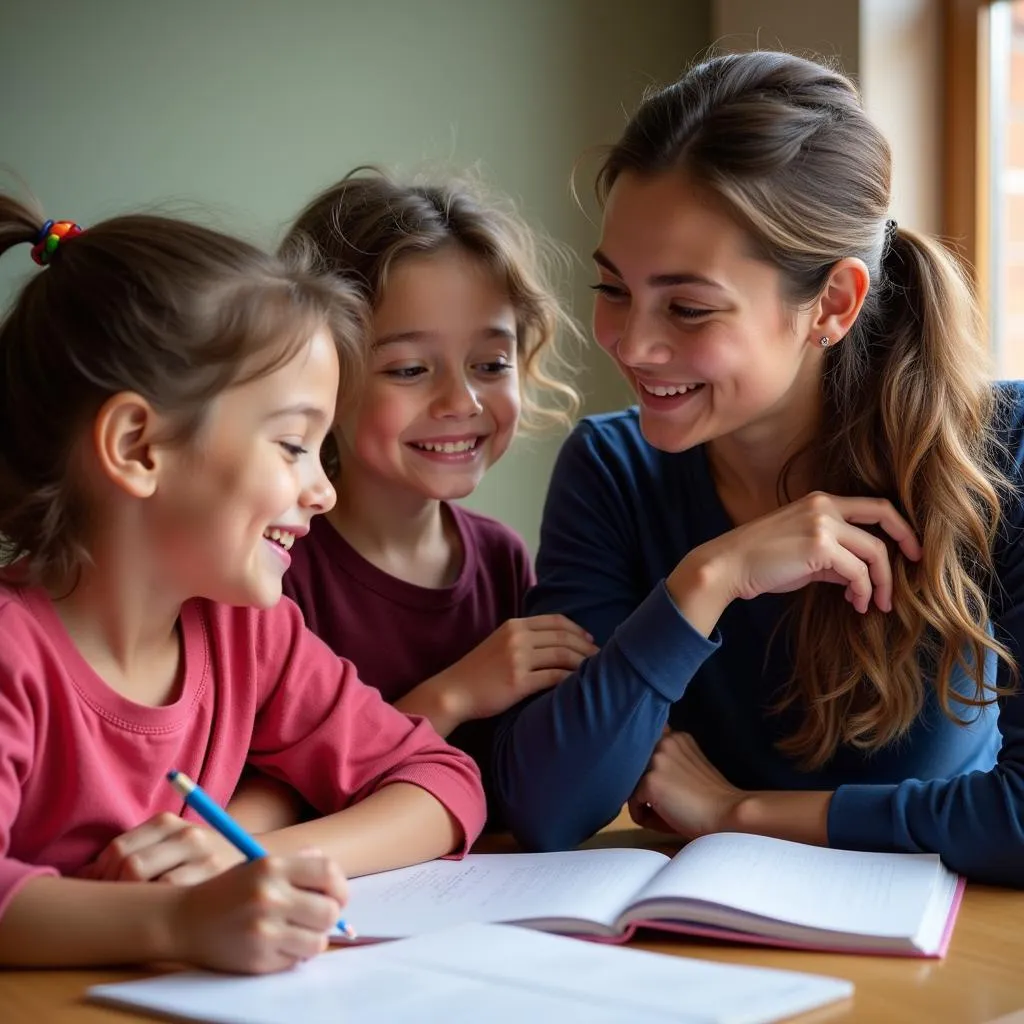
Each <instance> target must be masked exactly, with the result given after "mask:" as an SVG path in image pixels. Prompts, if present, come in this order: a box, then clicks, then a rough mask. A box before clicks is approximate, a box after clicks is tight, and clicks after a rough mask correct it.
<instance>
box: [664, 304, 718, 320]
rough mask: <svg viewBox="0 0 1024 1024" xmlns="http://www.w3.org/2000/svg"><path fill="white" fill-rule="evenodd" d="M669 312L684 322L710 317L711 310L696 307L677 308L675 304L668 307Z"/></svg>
mask: <svg viewBox="0 0 1024 1024" xmlns="http://www.w3.org/2000/svg"><path fill="white" fill-rule="evenodd" d="M668 311H669V313H671V314H672V316H677V317H679V318H680V319H682V320H695V319H697V318H698V317H702V316H708V315H709V314H710V313H711V310H710V309H698V308H697V307H695V306H677V305H676V304H675V303H673V304H672V305H671V306H669V307H668Z"/></svg>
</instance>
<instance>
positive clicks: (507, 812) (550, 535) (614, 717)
mask: <svg viewBox="0 0 1024 1024" xmlns="http://www.w3.org/2000/svg"><path fill="white" fill-rule="evenodd" d="M620 456H621V453H619V452H615V451H614V450H612V449H609V448H608V446H607V444H606V443H605V442H603V441H602V439H601V438H600V437H599V436H598V435H597V433H596V430H595V428H594V427H593V426H592V425H591V424H589V423H587V422H586V421H584V422H583V423H581V424H580V425H579V427H577V429H576V430H575V431H574V433H573V434H572V436H571V437H570V438H569V439H568V440H567V441H566V443H565V445H564V446H563V448H562V451H561V452H560V454H559V457H558V460H557V463H556V465H555V469H554V473H553V476H552V481H551V486H550V489H549V491H548V497H547V501H546V503H545V508H544V519H543V523H542V526H541V544H540V551H539V555H538V559H537V576H538V583H537V586H536V587H535V588H534V590H533V591H531V594H530V596H529V600H528V608H527V611H528V613H529V614H531V615H540V614H545V613H553V612H559V613H561V614H563V615H566V616H567V617H569V618H570V619H572V620H573V621H575V622H577V623H578V624H579V625H581V626H583V628H584V629H586V630H588V631H589V632H590V633H591V634H592V635H593V637H594V640H595V643H596V644H597V645H598V646H599V647H600V648H601V650H600V652H599V653H598V654H596V655H594V657H592V658H589V659H588V660H587V661H585V662H584V663H583V665H582V666H581V668H580V669H579V671H577V672H576V673H574V674H573V675H571V676H569V677H568V678H567V679H566V680H564V681H563V682H562V683H560V684H559V685H558V686H556V687H555V688H554V689H552V690H548V691H546V692H545V693H542V694H540V695H538V696H537V697H535V698H533V699H531V700H530V701H528V702H525V703H523V704H521V705H519V706H518V707H516V708H513V709H511V710H510V711H509V712H508V713H507V714H506V716H505V717H504V719H503V720H502V722H501V723H500V724H499V727H498V731H497V735H496V738H495V751H494V757H495V762H494V776H495V795H496V797H497V799H498V800H499V802H500V804H501V809H502V813H503V815H504V817H505V820H506V821H507V822H508V825H509V827H510V828H511V830H512V832H513V833H514V834H515V836H516V838H517V839H518V840H519V841H520V842H521V843H522V844H523V845H525V846H527V847H528V848H530V849H538V850H554V849H567V848H569V847H572V846H575V845H577V844H578V843H580V842H582V841H583V840H584V839H586V838H587V837H588V836H590V835H592V834H593V833H594V832H596V831H597V830H598V829H599V828H601V827H602V826H603V825H605V824H606V823H607V822H609V821H610V820H611V819H612V818H614V817H615V815H616V814H617V813H618V812H619V809H620V808H621V807H622V805H623V803H624V802H625V801H626V800H627V799H628V798H629V795H630V793H631V792H632V791H633V788H634V787H635V785H636V783H637V781H638V779H639V778H640V776H641V774H642V773H643V771H644V769H645V768H646V766H647V762H648V760H649V758H650V755H651V752H652V750H653V749H654V745H655V744H656V743H657V741H658V739H659V737H660V736H661V733H662V730H663V728H664V726H665V723H666V721H667V719H668V712H669V708H670V707H671V705H672V704H673V703H674V702H675V701H677V700H679V698H680V697H681V696H682V695H683V692H684V691H685V689H686V686H687V684H688V683H689V681H690V679H691V678H692V677H693V674H694V673H695V672H696V670H697V669H698V668H699V667H700V665H701V664H702V663H703V662H704V660H705V659H706V658H707V657H708V655H709V654H711V653H712V652H713V651H715V650H716V649H717V646H718V642H717V640H714V639H711V640H709V639H708V638H706V637H704V636H703V635H701V634H700V633H698V632H697V631H696V630H694V629H693V627H692V626H690V625H689V623H688V622H687V621H686V620H685V619H684V618H683V617H682V615H681V614H680V613H679V611H678V609H677V608H676V606H675V604H673V602H672V600H671V598H670V597H669V595H668V591H667V590H666V589H665V586H664V583H663V582H662V583H658V584H657V585H656V586H655V587H654V588H653V589H651V588H650V585H649V583H647V582H645V580H644V575H643V572H642V564H641V563H642V551H641V550H640V546H639V542H638V531H639V530H640V529H642V528H643V527H642V524H641V523H639V522H638V521H637V516H636V515H635V510H636V507H637V500H636V499H637V494H636V492H635V484H634V483H633V482H632V481H633V480H635V477H633V476H631V475H630V473H629V467H628V465H627V466H623V465H621V464H619V460H620ZM649 497H651V499H652V500H654V496H649Z"/></svg>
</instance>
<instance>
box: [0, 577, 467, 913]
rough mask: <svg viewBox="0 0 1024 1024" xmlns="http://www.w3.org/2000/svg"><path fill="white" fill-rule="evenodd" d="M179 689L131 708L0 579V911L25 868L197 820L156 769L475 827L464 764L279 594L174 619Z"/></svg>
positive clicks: (52, 864) (329, 807) (77, 857)
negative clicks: (134, 831) (257, 776)
mask: <svg viewBox="0 0 1024 1024" xmlns="http://www.w3.org/2000/svg"><path fill="white" fill-rule="evenodd" d="M180 622H181V634H182V641H183V649H184V680H183V683H182V687H181V693H180V694H179V696H178V698H177V699H176V700H175V701H174V702H173V703H172V704H168V705H165V706H162V707H149V706H146V705H140V704H136V703H134V702H132V701H130V700H128V699H126V698H125V697H122V696H121V695H120V694H118V693H116V692H115V691H113V690H112V689H110V687H108V686H107V685H106V683H104V681H103V680H102V679H101V678H100V677H99V676H97V675H96V673H95V672H93V670H92V669H91V668H90V667H89V665H88V664H87V663H86V661H85V660H84V659H83V658H82V656H81V655H80V654H79V652H78V650H77V649H76V647H75V646H74V644H73V643H72V641H71V639H70V638H69V636H68V635H67V633H66V631H65V630H64V628H63V625H62V624H61V622H60V620H59V618H58V617H57V615H56V613H55V611H54V609H53V607H52V605H51V603H50V601H49V599H48V598H47V597H46V596H45V595H44V594H43V593H42V592H40V591H36V590H29V589H20V588H9V587H2V586H0V913H2V912H3V910H4V909H5V907H6V905H7V902H8V901H9V900H10V898H11V896H12V895H13V894H14V892H15V891H16V890H17V888H18V887H19V886H20V885H21V884H22V883H23V882H24V881H25V880H26V879H28V878H30V877H31V876H32V875H36V874H58V873H59V874H65V875H73V874H75V873H76V872H77V871H80V870H81V869H82V868H83V867H84V866H85V865H87V864H89V863H90V862H91V861H92V860H94V859H95V858H96V857H97V856H98V855H99V853H100V852H101V851H102V850H103V849H104V848H105V847H106V845H107V844H108V843H109V842H110V841H111V840H112V839H114V838H115V837H116V836H118V835H120V834H121V833H122V832H125V831H127V830H128V829H130V828H134V827H135V826H136V825H139V824H141V823H142V822H143V821H145V820H146V819H147V818H149V817H151V816H152V815H154V814H157V813H159V812H161V811H170V812H172V813H174V814H180V815H182V817H185V818H188V819H191V820H197V819H196V817H195V815H194V813H193V812H192V811H191V810H189V809H187V808H185V807H184V806H183V804H182V800H181V797H180V796H179V795H178V794H177V793H176V792H175V791H174V789H173V788H172V787H171V786H170V785H169V784H168V783H167V782H166V780H165V778H164V776H165V775H166V773H167V772H168V771H170V770H171V769H174V768H177V769H179V770H181V771H183V772H185V773H186V774H188V775H190V776H191V777H192V778H193V779H195V780H196V781H197V782H199V783H200V784H201V785H202V786H203V787H204V788H205V789H206V790H207V792H208V793H209V794H210V796H211V797H213V799H214V800H216V801H218V802H219V803H221V804H226V803H227V802H228V800H229V799H230V797H231V795H232V794H233V793H234V790H235V787H236V786H237V784H238V781H239V778H240V776H241V773H242V769H243V766H244V765H245V764H246V763H247V762H248V763H249V764H251V765H253V766H255V767H256V768H258V769H259V770H260V771H263V772H266V773H267V774H268V775H272V776H274V777H276V778H279V779H281V780H283V781H285V782H287V783H288V784H289V785H291V786H293V787H294V788H295V789H296V790H297V791H298V792H299V793H300V794H301V795H302V796H303V797H304V798H305V799H306V800H307V801H308V802H309V803H310V804H311V805H312V806H313V807H314V808H315V809H316V810H317V811H319V812H320V813H321V814H329V813H332V812H334V811H338V810H341V809H343V808H345V807H348V806H350V805H351V804H353V803H356V802H357V801H359V800H361V799H363V798H365V797H366V796H367V795H369V794H370V793H372V792H374V791H375V790H378V789H380V788H381V787H382V786H385V785H387V784H389V783H392V782H411V783H414V784H415V785H418V786H421V787H422V788H423V789H425V790H427V791H428V792H429V793H431V794H433V795H434V796H435V797H436V798H437V799H438V800H439V801H441V803H443V804H444V805H445V807H447V808H448V810H449V811H450V812H451V813H452V815H453V816H454V817H455V818H456V820H457V821H458V822H459V824H460V825H461V827H462V830H463V833H464V842H463V847H462V851H463V852H465V850H466V849H467V848H468V846H469V845H470V844H471V843H472V842H473V840H474V839H475V838H476V837H477V835H478V834H479V832H480V830H481V828H482V826H483V819H484V799H483V794H482V790H481V785H480V777H479V773H478V771H477V769H476V766H475V765H474V764H473V762H472V761H471V759H470V758H468V757H467V756H466V755H465V754H463V753H461V752H460V751H458V750H455V749H454V748H452V747H450V746H449V745H448V744H446V743H445V742H444V741H443V740H442V739H440V737H439V736H438V735H437V733H436V732H434V730H433V729H432V728H431V726H430V725H429V723H428V722H427V721H426V720H425V719H421V718H416V717H412V718H410V717H407V716H405V715H403V714H401V713H399V712H397V711H395V710H394V709H393V708H391V707H390V706H388V705H387V704H386V703H384V701H382V700H381V698H380V694H379V693H378V692H377V690H375V689H373V688H372V687H369V686H366V685H364V684H363V683H362V682H360V680H359V679H358V678H357V676H356V672H355V669H354V667H353V666H352V664H351V663H350V662H348V661H346V660H344V659H339V658H338V657H337V656H336V655H335V654H334V653H333V652H332V651H331V650H330V649H329V648H328V647H327V646H326V645H325V644H323V643H322V642H321V641H319V640H318V639H317V638H316V637H315V636H314V635H313V634H312V633H310V632H308V631H307V630H306V629H305V628H304V626H303V624H302V618H301V615H300V613H299V611H298V609H297V608H296V607H295V605H294V604H292V603H291V602H290V601H288V600H283V601H282V602H281V603H280V604H279V605H278V606H277V607H276V608H274V609H272V610H270V611H265V612H261V611H256V610H254V609H250V608H232V607H227V606H222V605H216V604H212V603H210V602H208V601H204V600H199V599H197V600H193V601H190V602H188V603H186V604H185V605H184V606H183V607H182V610H181V620H180Z"/></svg>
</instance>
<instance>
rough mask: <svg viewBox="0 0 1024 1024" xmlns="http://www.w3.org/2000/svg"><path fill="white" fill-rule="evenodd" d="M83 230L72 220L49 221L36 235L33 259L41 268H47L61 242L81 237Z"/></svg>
mask: <svg viewBox="0 0 1024 1024" xmlns="http://www.w3.org/2000/svg"><path fill="white" fill-rule="evenodd" d="M81 233H82V229H81V228H80V227H79V226H78V225H77V224H76V223H74V221H70V220H56V221H54V220H48V221H47V222H46V223H45V224H44V225H43V226H42V227H41V228H40V229H39V234H38V235H36V241H35V245H33V246H32V259H33V260H35V262H36V263H38V264H39V266H41V267H45V266H46V265H47V264H48V263H49V262H50V260H52V259H53V254H54V253H55V252H56V251H57V249H58V247H59V246H60V244H61V242H65V241H67V240H68V239H69V238H74V237H75V235H80V234H81Z"/></svg>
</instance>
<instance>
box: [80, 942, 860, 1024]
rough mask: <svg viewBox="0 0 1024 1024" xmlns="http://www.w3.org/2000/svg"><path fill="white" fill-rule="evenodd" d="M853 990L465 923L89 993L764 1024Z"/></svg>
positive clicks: (145, 1002)
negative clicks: (300, 958)
mask: <svg viewBox="0 0 1024 1024" xmlns="http://www.w3.org/2000/svg"><path fill="white" fill-rule="evenodd" d="M852 992H853V986H852V985H851V984H850V983H849V982H846V981H840V980H838V979H835V978H825V977H818V976H816V975H808V974H797V973H795V972H790V971H776V970H768V969H766V968H756V967H740V966H736V965H732V964H717V963H705V962H704V961H701V960H694V959H689V958H687V957H672V956H662V955H659V954H656V953H646V952H642V951H640V950H632V949H625V948H621V947H607V946H599V945H594V944H592V943H587V942H579V941H578V940H576V939H566V938H562V937H561V936H557V935H546V934H541V933H539V932H532V931H528V930H526V929H522V928H508V927H502V926H500V925H467V926H465V927H462V928H457V929H451V930H448V931H446V932H438V933H437V934H434V935H429V936H422V937H420V938H417V939H409V940H407V941H404V942H392V943H383V944H380V945H376V946H365V947H361V948H355V949H345V950H340V951H338V952H335V953H328V954H325V955H324V956H319V957H317V958H315V959H314V960H311V961H309V962H307V963H304V964H301V965H300V966H299V967H297V968H296V969H295V970H292V971H285V972H283V973H281V974H272V975H266V976H263V977H231V976H229V975H216V974H205V973H198V972H189V973H184V974H176V975H168V976H163V977H158V978H152V979H149V980H146V981H131V982H125V983H123V984H119V985H101V986H97V987H95V988H93V989H91V990H90V992H89V996H90V998H91V999H94V1000H98V1001H101V1002H106V1003H115V1004H117V1005H122V1006H132V1007H144V1008H146V1009H149V1010H152V1011H155V1012H157V1013H161V1014H168V1015H172V1016H174V1017H175V1018H178V1019H180V1018H186V1019H194V1020H202V1021H206V1022H214V1024H292V1022H294V1021H296V1020H301V1021H302V1022H303V1024H339V1022H342V1021H355V1022H359V1024H392V1022H394V1021H444V1022H445V1024H478V1022H479V1021H482V1020H486V1021H487V1022H488V1024H523V1022H524V1021H526V1022H528V1024H549V1022H550V1024H564V1022H566V1021H577V1020H585V1021H587V1022H588V1024H620V1022H622V1021H629V1022H630V1024H666V1022H669V1021H676V1022H683V1024H762V1022H764V1024H767V1022H769V1021H775V1020H781V1019H783V1018H788V1017H790V1016H792V1015H795V1014H798V1013H803V1012H804V1011H806V1010H810V1009H813V1008H815V1007H818V1006H821V1005H823V1004H826V1003H830V1002H834V1001H835V1000H839V999H845V998H848V997H849V996H850V995H851V994H852Z"/></svg>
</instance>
